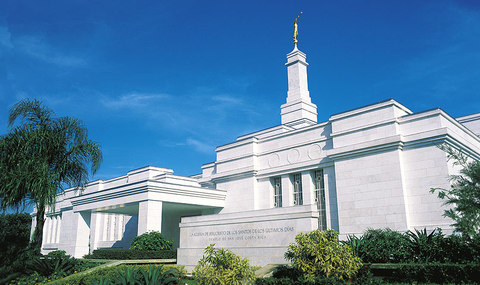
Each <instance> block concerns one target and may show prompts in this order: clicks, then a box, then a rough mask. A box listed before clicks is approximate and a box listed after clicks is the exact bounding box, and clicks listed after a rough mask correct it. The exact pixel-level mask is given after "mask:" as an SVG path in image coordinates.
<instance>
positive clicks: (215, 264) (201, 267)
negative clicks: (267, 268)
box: [193, 244, 255, 285]
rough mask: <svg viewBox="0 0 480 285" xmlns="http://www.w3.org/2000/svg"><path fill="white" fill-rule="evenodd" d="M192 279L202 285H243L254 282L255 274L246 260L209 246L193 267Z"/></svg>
mask: <svg viewBox="0 0 480 285" xmlns="http://www.w3.org/2000/svg"><path fill="white" fill-rule="evenodd" d="M193 277H194V278H195V280H196V281H197V282H199V283H200V284H204V285H216V284H245V283H248V282H253V281H254V280H255V273H254V271H253V270H252V268H251V267H250V265H249V263H248V260H247V259H246V258H244V259H242V258H241V257H240V256H238V255H236V254H234V253H233V252H231V251H229V250H225V249H223V248H220V249H216V248H215V244H211V245H209V246H207V248H205V252H204V255H203V257H202V259H200V261H199V262H198V265H197V266H195V269H194V271H193Z"/></svg>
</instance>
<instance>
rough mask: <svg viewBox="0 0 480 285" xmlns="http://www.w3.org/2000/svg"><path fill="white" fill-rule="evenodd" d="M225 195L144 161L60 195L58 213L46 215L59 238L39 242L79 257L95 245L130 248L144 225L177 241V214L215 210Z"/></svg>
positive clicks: (223, 192)
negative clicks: (58, 229) (58, 225)
mask: <svg viewBox="0 0 480 285" xmlns="http://www.w3.org/2000/svg"><path fill="white" fill-rule="evenodd" d="M225 196H226V192H225V191H223V190H218V189H211V188H207V187H202V186H201V185H200V184H199V183H198V182H197V181H196V180H195V179H193V178H189V177H183V176H178V175H174V174H173V171H172V170H170V169H165V168H159V167H151V166H148V167H145V168H141V169H138V170H134V171H130V172H129V173H128V174H127V175H125V176H122V177H118V178H114V179H111V180H107V181H101V180H100V181H95V182H92V183H90V184H89V185H88V186H87V187H86V188H85V189H84V191H82V192H78V191H73V190H70V191H69V190H67V191H66V192H65V194H64V196H63V197H62V196H60V197H59V199H57V201H61V202H60V203H59V205H58V206H60V207H59V208H60V209H58V208H57V211H58V212H57V214H56V215H48V216H47V223H46V225H47V227H46V232H48V231H49V229H48V226H49V225H50V224H52V225H53V224H54V222H57V221H58V220H61V221H62V232H61V233H60V235H59V239H45V242H44V245H43V248H44V249H45V251H49V250H57V249H58V250H61V249H63V250H67V252H69V253H71V254H73V255H74V256H75V257H82V256H83V255H85V254H87V253H89V252H92V251H93V250H94V249H97V248H110V247H116V248H128V247H129V246H130V243H131V241H132V240H133V238H134V237H135V236H137V235H140V234H142V233H145V232H148V231H159V232H161V233H162V234H164V236H165V237H166V238H168V239H173V240H174V247H178V244H179V238H180V230H179V223H180V219H181V218H182V217H188V216H196V215H202V214H215V213H218V212H219V211H220V210H221V209H222V208H223V207H224V201H225ZM61 198H63V199H61ZM58 206H57V207H58ZM52 221H53V222H52Z"/></svg>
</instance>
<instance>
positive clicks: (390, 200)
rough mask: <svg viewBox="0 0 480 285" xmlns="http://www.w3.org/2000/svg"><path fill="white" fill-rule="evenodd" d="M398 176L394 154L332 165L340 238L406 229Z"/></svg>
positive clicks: (382, 154)
mask: <svg viewBox="0 0 480 285" xmlns="http://www.w3.org/2000/svg"><path fill="white" fill-rule="evenodd" d="M401 173H402V172H401V169H400V152H399V151H398V150H392V151H387V152H381V153H374V154H366V155H363V156H359V157H354V158H349V159H345V160H340V161H336V162H335V174H336V179H337V181H336V187H337V201H338V213H339V229H340V234H341V235H342V236H344V235H348V234H355V235H359V234H361V233H363V231H365V230H366V229H368V228H376V229H378V228H392V229H394V230H399V231H404V230H406V229H407V220H406V209H405V201H404V194H403V181H402V175H401Z"/></svg>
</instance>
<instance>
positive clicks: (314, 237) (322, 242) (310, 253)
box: [285, 230, 362, 279]
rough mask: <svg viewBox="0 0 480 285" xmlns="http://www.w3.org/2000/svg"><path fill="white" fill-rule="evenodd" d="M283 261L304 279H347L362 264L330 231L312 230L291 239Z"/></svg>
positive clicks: (336, 234)
mask: <svg viewBox="0 0 480 285" xmlns="http://www.w3.org/2000/svg"><path fill="white" fill-rule="evenodd" d="M285 258H286V259H287V260H290V261H291V263H292V266H293V267H294V268H295V269H297V270H298V271H300V272H301V273H302V275H303V276H304V277H306V278H307V277H316V276H325V277H335V278H339V279H349V278H351V277H352V276H354V275H355V274H356V273H357V271H358V269H360V267H361V265H362V262H361V260H360V258H359V257H357V256H355V255H354V254H353V251H352V249H351V248H350V247H349V246H348V245H344V244H340V243H339V241H338V233H337V232H335V231H334V230H328V231H319V230H316V231H312V232H309V233H305V234H304V233H300V234H298V235H296V236H295V243H291V244H290V245H289V246H288V250H287V252H286V253H285Z"/></svg>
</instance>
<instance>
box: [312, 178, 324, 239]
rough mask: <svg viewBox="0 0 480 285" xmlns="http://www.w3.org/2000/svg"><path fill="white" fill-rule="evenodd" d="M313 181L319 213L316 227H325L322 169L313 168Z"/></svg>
mask: <svg viewBox="0 0 480 285" xmlns="http://www.w3.org/2000/svg"><path fill="white" fill-rule="evenodd" d="M314 182H315V202H316V203H317V209H318V212H319V214H320V217H318V229H319V230H322V231H324V230H326V229H327V210H326V206H325V183H324V181H323V169H320V170H315V172H314Z"/></svg>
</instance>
